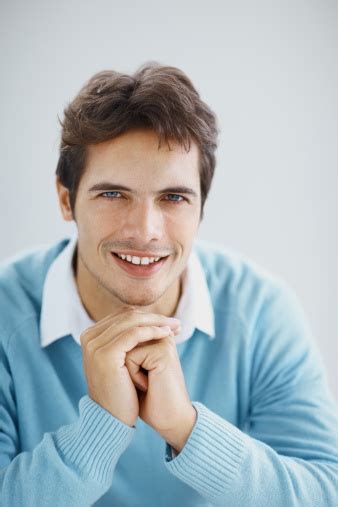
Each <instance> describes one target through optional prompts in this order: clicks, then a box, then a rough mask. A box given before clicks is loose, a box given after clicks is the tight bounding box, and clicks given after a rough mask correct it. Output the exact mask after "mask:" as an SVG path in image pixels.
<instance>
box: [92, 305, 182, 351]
mask: <svg viewBox="0 0 338 507" xmlns="http://www.w3.org/2000/svg"><path fill="white" fill-rule="evenodd" d="M143 326H156V327H163V326H169V327H170V328H171V329H172V330H173V331H175V330H179V329H180V327H179V326H180V324H179V321H178V320H177V319H172V318H170V317H165V316H163V315H159V314H156V313H135V312H131V313H130V315H128V312H127V314H124V316H122V317H121V318H120V319H114V320H113V321H111V322H110V324H109V325H108V326H107V327H106V328H105V329H102V332H101V333H100V334H99V335H98V336H97V335H96V336H95V335H93V336H90V337H89V338H88V340H87V342H86V343H87V347H88V346H89V347H90V350H91V351H93V352H94V351H95V350H97V349H98V348H99V347H102V346H104V345H106V344H107V343H108V342H110V341H112V340H116V339H117V337H118V336H119V335H120V334H121V333H122V332H124V331H128V330H129V329H132V328H137V327H143Z"/></svg>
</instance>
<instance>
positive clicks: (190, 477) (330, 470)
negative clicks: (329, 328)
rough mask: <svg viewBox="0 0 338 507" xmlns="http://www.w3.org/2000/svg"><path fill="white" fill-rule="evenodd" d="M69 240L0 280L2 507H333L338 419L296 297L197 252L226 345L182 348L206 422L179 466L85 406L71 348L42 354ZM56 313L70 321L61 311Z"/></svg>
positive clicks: (243, 267)
mask: <svg viewBox="0 0 338 507" xmlns="http://www.w3.org/2000/svg"><path fill="white" fill-rule="evenodd" d="M66 243H67V240H66V241H65V240H64V241H60V242H58V243H55V244H53V245H49V246H48V247H46V248H40V249H39V250H36V251H32V252H30V253H25V254H22V255H21V256H17V257H16V258H15V259H12V260H11V262H6V263H3V264H2V265H1V268H0V302H1V307H0V308H1V312H0V381H1V384H0V505H1V506H10V507H21V506H22V507H28V506H32V507H33V506H34V507H39V506H47V505H48V506H52V507H63V506H67V507H72V506H74V507H81V506H89V505H92V504H95V505H98V506H111V507H113V506H114V507H123V506H128V507H169V506H170V507H172V506H173V505H175V506H177V507H189V506H191V507H202V506H210V505H214V506H222V507H225V506H228V507H236V506H242V507H244V506H245V507H248V506H250V507H255V506H259V507H264V506H269V507H271V506H273V507H286V506H287V507H292V506H297V507H298V506H301V507H307V506H308V507H310V506H311V507H324V506H325V507H334V506H337V505H338V415H337V413H338V412H337V406H336V405H335V403H334V401H333V398H332V396H331V394H330V392H329V389H328V385H327V380H326V376H325V373H324V369H323V364H322V361H321V359H320V357H319V354H318V351H317V348H316V346H315V344H314V340H313V338H312V337H311V331H310V329H309V326H308V324H307V321H306V318H305V317H304V314H303V311H302V308H301V306H300V304H299V302H298V299H297V298H296V296H295V294H294V292H293V291H292V290H291V289H289V288H288V287H287V286H286V285H285V284H284V283H283V282H282V281H280V280H278V279H277V278H275V277H272V276H268V275H267V274H266V273H265V272H264V271H263V270H261V269H260V268H259V267H257V266H256V265H254V264H253V263H252V262H250V261H248V260H246V259H244V258H242V257H240V256H239V255H237V254H235V253H231V252H228V251H223V250H222V249H220V248H218V247H217V246H216V245H210V244H206V243H204V242H201V241H198V242H196V245H195V249H196V252H197V253H198V255H199V257H200V260H201V262H202V265H203V267H204V269H205V272H206V277H207V283H208V286H209V289H210V293H211V298H212V301H213V307H214V311H215V329H216V338H215V339H214V340H212V341H210V340H208V339H205V336H203V333H202V332H201V331H198V332H197V331H196V332H195V334H194V335H193V337H192V338H191V339H190V340H187V341H186V342H183V343H181V344H178V345H177V349H178V352H179V357H180V360H181V364H182V369H183V372H184V376H185V379H186V385H187V389H188V392H189V395H190V399H191V400H192V402H193V404H194V406H195V408H196V410H197V413H198V416H197V421H196V423H195V426H194V428H193V431H192V433H191V434H190V437H189V439H188V441H187V442H186V444H185V446H184V448H183V449H182V451H181V452H180V453H179V454H178V456H177V457H175V458H173V459H172V457H171V449H170V447H169V446H168V445H167V444H166V442H165V441H164V440H163V439H161V437H160V436H159V435H158V434H157V433H156V432H154V431H153V430H152V429H151V428H149V427H148V426H147V425H146V424H145V423H143V421H142V420H140V419H138V420H137V423H136V428H131V427H129V426H127V425H125V424H124V423H122V422H121V421H119V420H118V419H116V418H115V417H113V416H112V415H111V414H110V413H109V412H107V411H106V410H104V409H103V408H102V407H100V406H99V405H98V404H96V403H95V402H94V401H93V400H91V399H90V398H89V397H88V395H87V394H86V392H87V391H86V381H85V377H84V373H83V368H82V355H81V348H80V347H79V346H78V344H77V343H76V342H75V341H74V339H73V338H72V337H71V336H66V337H64V338H61V339H59V340H57V341H56V342H54V343H52V344H51V345H49V346H48V347H46V348H45V349H43V348H41V346H40V336H39V317H40V309H41V298H42V288H43V283H44V279H45V276H46V272H47V270H48V267H49V265H50V264H51V262H52V261H53V259H54V258H55V257H56V255H57V254H58V253H59V252H60V251H61V250H62V248H64V247H65V245H66ZM55 311H56V312H57V308H55Z"/></svg>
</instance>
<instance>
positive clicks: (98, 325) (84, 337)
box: [80, 306, 130, 345]
mask: <svg viewBox="0 0 338 507" xmlns="http://www.w3.org/2000/svg"><path fill="white" fill-rule="evenodd" d="M127 311H130V308H129V307H126V306H125V307H122V308H120V309H119V311H118V312H115V313H109V314H108V315H106V316H105V317H104V318H103V319H101V320H99V321H97V322H95V324H93V325H92V326H90V327H88V328H87V329H85V330H84V331H83V332H82V333H81V336H80V341H81V344H82V345H83V344H85V343H87V342H88V341H89V340H91V339H92V338H94V337H96V336H97V335H98V334H99V331H101V332H102V331H104V330H105V329H107V328H108V327H109V326H110V325H111V323H112V321H113V320H114V319H115V320H117V319H118V318H119V316H124V315H126V313H127Z"/></svg>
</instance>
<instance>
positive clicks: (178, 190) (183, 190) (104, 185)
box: [88, 181, 198, 197]
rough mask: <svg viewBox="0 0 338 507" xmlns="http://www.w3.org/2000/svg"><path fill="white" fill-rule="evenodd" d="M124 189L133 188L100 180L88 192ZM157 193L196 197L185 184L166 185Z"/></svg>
mask: <svg viewBox="0 0 338 507" xmlns="http://www.w3.org/2000/svg"><path fill="white" fill-rule="evenodd" d="M112 189H113V190H118V191H120V190H124V191H126V192H133V190H132V189H131V188H129V187H126V186H125V185H120V184H119V183H113V182H111V181H101V182H100V183H96V184H95V185H93V186H92V187H90V188H89V190H88V192H97V191H100V190H101V191H102V190H112ZM154 193H158V194H163V193H169V194H189V195H192V196H194V197H198V195H197V193H196V192H195V190H193V189H192V188H189V187H185V186H177V187H167V188H163V189H162V190H158V192H154Z"/></svg>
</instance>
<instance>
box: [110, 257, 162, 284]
mask: <svg viewBox="0 0 338 507" xmlns="http://www.w3.org/2000/svg"><path fill="white" fill-rule="evenodd" d="M110 254H111V256H112V258H113V259H114V260H115V262H116V264H117V265H118V266H119V267H120V268H121V269H123V271H125V272H126V273H128V274H129V275H132V276H135V277H137V278H148V277H150V276H152V275H154V274H155V273H157V272H158V271H159V270H160V269H161V268H162V266H163V265H164V264H165V263H166V261H167V259H168V258H169V256H168V257H164V258H163V259H161V260H160V261H158V262H154V263H153V264H151V265H148V266H146V265H144V264H132V263H131V262H127V261H124V260H122V259H120V258H119V257H117V255H114V253H113V252H110ZM126 255H131V254H126ZM145 257H146V256H145ZM147 257H148V256H147ZM149 257H155V256H154V255H152V256H149ZM157 257H159V255H158V256H157Z"/></svg>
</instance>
